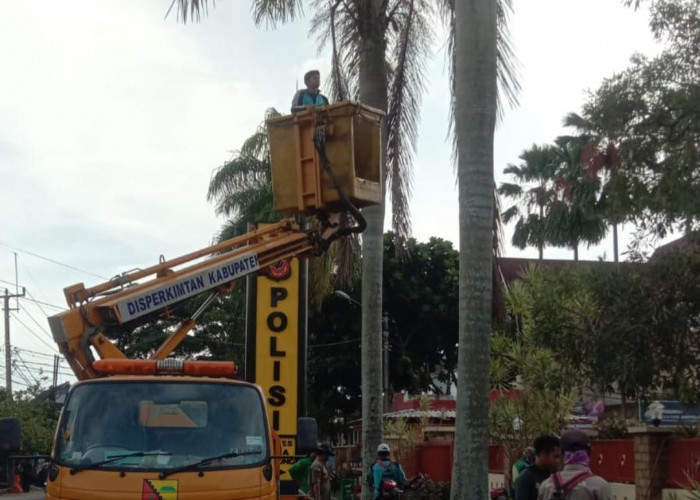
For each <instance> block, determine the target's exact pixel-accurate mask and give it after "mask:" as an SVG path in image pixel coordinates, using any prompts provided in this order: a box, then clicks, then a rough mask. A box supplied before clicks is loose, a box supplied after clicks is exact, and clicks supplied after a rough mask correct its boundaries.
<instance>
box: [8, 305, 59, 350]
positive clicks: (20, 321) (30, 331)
mask: <svg viewBox="0 0 700 500" xmlns="http://www.w3.org/2000/svg"><path fill="white" fill-rule="evenodd" d="M12 317H13V318H14V319H16V320H17V322H18V323H19V324H20V325H22V326H23V327H24V328H26V329H27V331H28V332H29V333H31V334H32V335H34V337H36V339H37V340H38V341H39V342H42V343H43V344H44V345H45V346H47V347H49V348H50V349H54V350H56V348H55V347H54V346H52V345H50V344H49V343H48V342H46V341H45V340H44V339H42V338H41V337H40V336H39V335H37V334H36V332H34V330H32V329H31V328H29V327H28V326H27V324H26V323H25V322H24V321H22V320H21V319H19V318H18V317H17V315H16V314H15V313H14V312H12Z"/></svg>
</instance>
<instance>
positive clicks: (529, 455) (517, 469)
mask: <svg viewBox="0 0 700 500" xmlns="http://www.w3.org/2000/svg"><path fill="white" fill-rule="evenodd" d="M534 463H535V448H533V447H532V446H528V447H527V448H525V450H523V456H522V457H520V458H519V459H517V460H516V461H515V463H514V464H513V470H512V472H511V484H513V485H514V484H515V482H516V481H517V480H518V476H519V475H520V473H521V472H522V471H524V470H525V468H526V467H528V466H529V465H532V464H534Z"/></svg>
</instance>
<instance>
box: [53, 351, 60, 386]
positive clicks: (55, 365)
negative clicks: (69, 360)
mask: <svg viewBox="0 0 700 500" xmlns="http://www.w3.org/2000/svg"><path fill="white" fill-rule="evenodd" d="M59 361H60V358H59V357H58V354H54V355H53V386H54V388H55V387H56V386H57V385H58V363H59Z"/></svg>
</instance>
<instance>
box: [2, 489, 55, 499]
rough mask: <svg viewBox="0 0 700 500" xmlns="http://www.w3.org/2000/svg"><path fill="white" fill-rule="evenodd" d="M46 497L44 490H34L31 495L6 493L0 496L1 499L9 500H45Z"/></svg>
mask: <svg viewBox="0 0 700 500" xmlns="http://www.w3.org/2000/svg"><path fill="white" fill-rule="evenodd" d="M44 495H45V493H44V491H43V490H32V491H31V492H29V493H5V494H2V495H0V498H7V499H8V500H9V499H10V498H13V499H17V500H19V499H22V500H44Z"/></svg>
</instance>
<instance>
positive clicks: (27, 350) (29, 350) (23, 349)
mask: <svg viewBox="0 0 700 500" xmlns="http://www.w3.org/2000/svg"><path fill="white" fill-rule="evenodd" d="M15 349H17V350H18V351H20V352H28V353H31V354H35V355H38V356H46V357H47V358H53V357H54V356H55V354H47V353H45V352H39V351H32V350H31V349H25V348H24V347H15ZM61 360H63V358H61Z"/></svg>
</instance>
